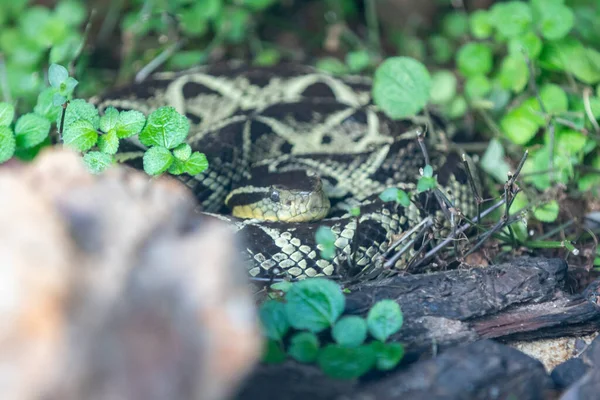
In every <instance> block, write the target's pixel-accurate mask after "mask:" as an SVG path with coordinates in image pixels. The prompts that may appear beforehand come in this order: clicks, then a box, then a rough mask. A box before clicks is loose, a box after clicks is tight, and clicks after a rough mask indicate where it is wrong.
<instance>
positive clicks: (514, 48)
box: [508, 32, 542, 60]
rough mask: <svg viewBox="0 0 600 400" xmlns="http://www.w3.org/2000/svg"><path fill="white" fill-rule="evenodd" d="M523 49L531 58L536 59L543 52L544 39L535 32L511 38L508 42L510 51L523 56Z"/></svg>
mask: <svg viewBox="0 0 600 400" xmlns="http://www.w3.org/2000/svg"><path fill="white" fill-rule="evenodd" d="M523 51H524V52H525V54H527V56H528V57H529V58H530V59H532V60H535V59H536V58H538V56H539V55H540V53H541V52H542V39H540V38H539V37H538V36H537V35H536V34H535V33H533V32H527V33H526V34H524V35H519V36H516V37H513V38H511V39H510V41H509V42H508V52H509V53H510V54H515V55H521V56H522V54H523Z"/></svg>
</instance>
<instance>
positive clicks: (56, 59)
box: [50, 34, 83, 64]
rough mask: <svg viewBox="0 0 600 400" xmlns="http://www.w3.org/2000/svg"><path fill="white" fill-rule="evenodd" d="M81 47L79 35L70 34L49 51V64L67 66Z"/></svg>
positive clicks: (81, 41)
mask: <svg viewBox="0 0 600 400" xmlns="http://www.w3.org/2000/svg"><path fill="white" fill-rule="evenodd" d="M82 46H83V38H82V37H81V36H80V35H79V34H72V35H70V36H69V37H67V38H66V39H65V40H63V41H61V42H60V43H57V44H55V45H54V46H52V48H51V49H50V62H51V63H56V64H61V63H62V64H68V63H70V62H71V61H73V60H74V59H75V57H76V56H77V53H78V52H79V50H80V48H81V47H82Z"/></svg>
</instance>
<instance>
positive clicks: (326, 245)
mask: <svg viewBox="0 0 600 400" xmlns="http://www.w3.org/2000/svg"><path fill="white" fill-rule="evenodd" d="M335 239H336V237H335V234H334V233H333V232H332V231H331V229H330V228H329V227H326V226H319V228H318V229H317V231H316V232H315V240H316V242H317V245H318V247H319V249H320V250H321V258H324V259H326V260H331V259H332V258H333V257H335Z"/></svg>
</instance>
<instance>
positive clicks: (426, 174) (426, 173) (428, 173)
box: [423, 164, 433, 178]
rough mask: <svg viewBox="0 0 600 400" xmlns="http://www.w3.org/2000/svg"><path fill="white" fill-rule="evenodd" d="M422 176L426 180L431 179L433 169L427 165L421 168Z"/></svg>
mask: <svg viewBox="0 0 600 400" xmlns="http://www.w3.org/2000/svg"><path fill="white" fill-rule="evenodd" d="M423 176H424V177H426V178H431V177H433V168H432V167H431V165H429V164H427V165H426V166H425V167H424V168H423Z"/></svg>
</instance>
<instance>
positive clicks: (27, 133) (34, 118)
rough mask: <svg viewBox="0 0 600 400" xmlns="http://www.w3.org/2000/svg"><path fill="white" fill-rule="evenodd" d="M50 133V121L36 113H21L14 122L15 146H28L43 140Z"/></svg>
mask: <svg viewBox="0 0 600 400" xmlns="http://www.w3.org/2000/svg"><path fill="white" fill-rule="evenodd" d="M49 133H50V121H48V120H47V119H46V118H44V117H40V116H39V115H37V114H33V113H29V114H25V115H22V116H21V117H20V118H19V119H18V120H17V123H16V124H15V139H16V141H17V146H18V147H21V148H29V147H33V146H36V145H38V144H40V143H42V142H43V141H44V139H46V138H47V137H48V134H49Z"/></svg>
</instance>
